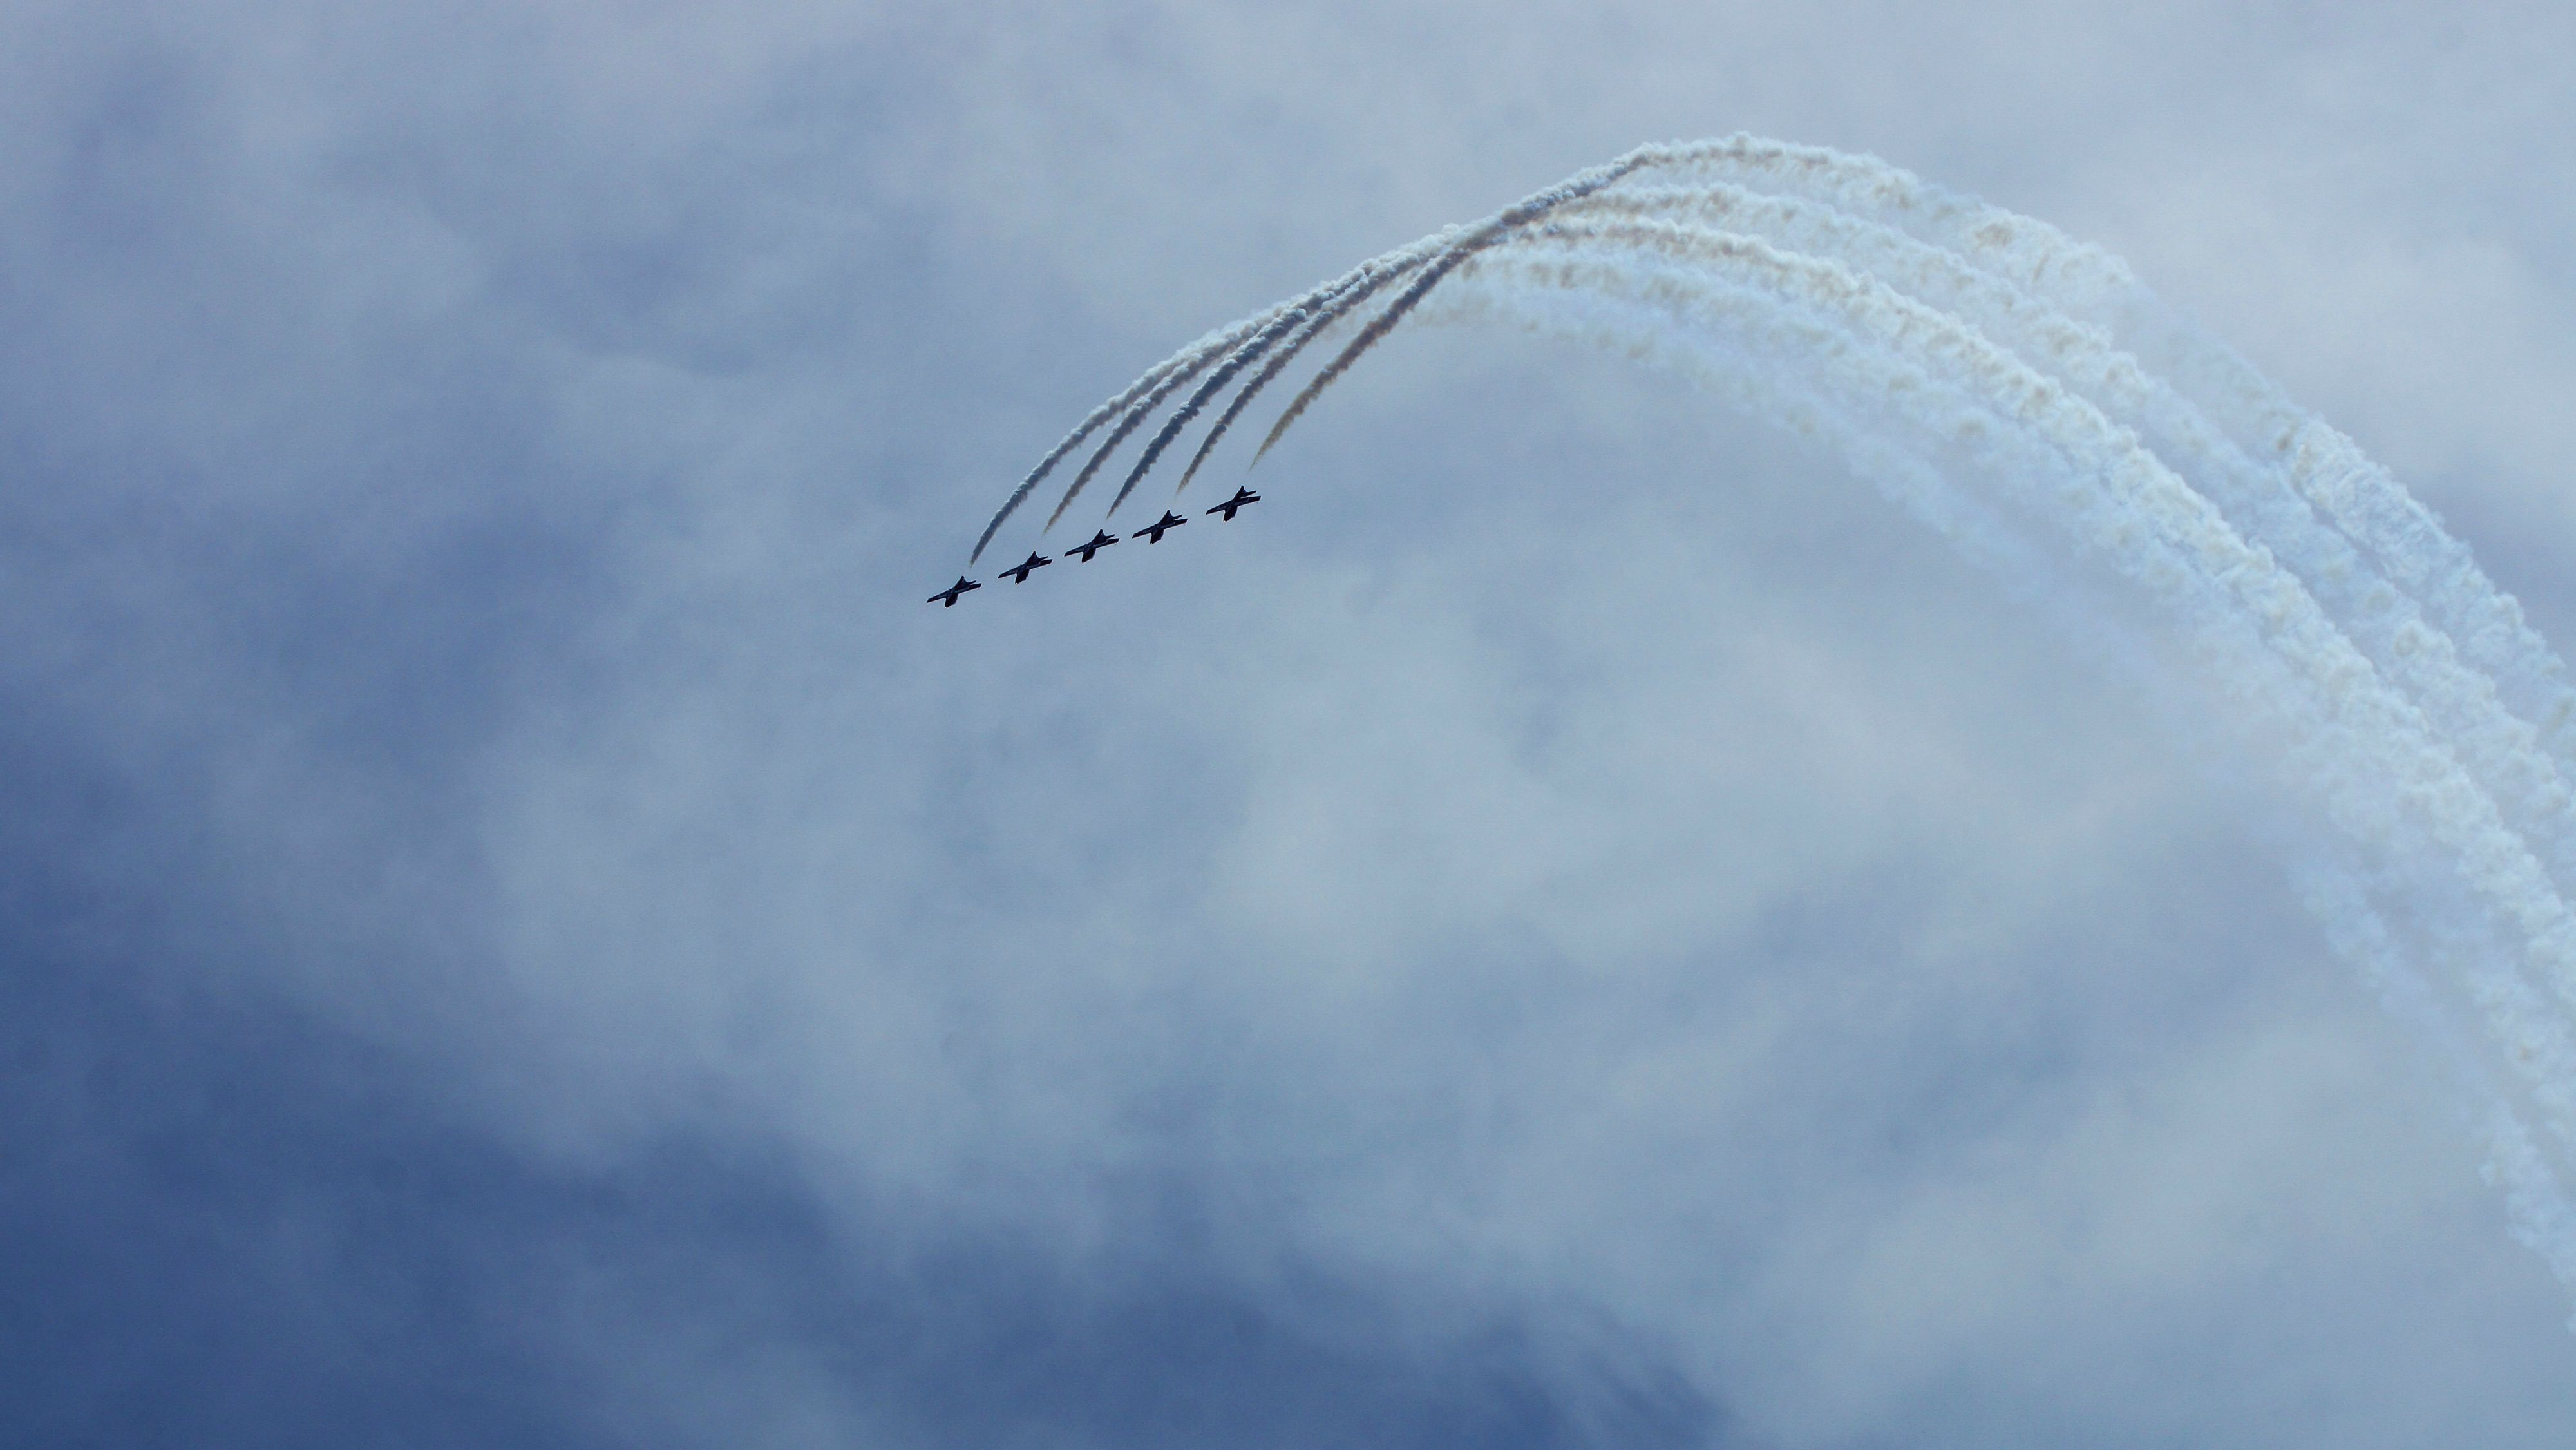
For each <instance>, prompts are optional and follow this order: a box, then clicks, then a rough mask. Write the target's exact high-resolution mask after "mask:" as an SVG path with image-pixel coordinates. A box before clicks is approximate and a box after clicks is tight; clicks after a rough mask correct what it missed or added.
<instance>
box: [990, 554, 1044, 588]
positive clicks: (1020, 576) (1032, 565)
mask: <svg viewBox="0 0 2576 1450" xmlns="http://www.w3.org/2000/svg"><path fill="white" fill-rule="evenodd" d="M1054 562H1055V560H1053V559H1050V558H1048V557H1047V556H1046V555H1044V554H1041V553H1039V552H1038V551H1037V550H1035V549H1031V550H1029V556H1028V558H1026V559H1024V560H1022V561H1020V562H1019V563H1018V564H1015V565H1013V566H1012V567H1010V568H1008V569H1005V570H1003V571H1002V577H1003V578H1005V579H1008V580H1010V581H1011V582H1012V583H1014V584H1026V583H1028V582H1029V576H1030V575H1031V574H1034V573H1036V572H1037V571H1038V570H1040V569H1043V568H1045V567H1046V566H1047V565H1049V564H1052V563H1054Z"/></svg>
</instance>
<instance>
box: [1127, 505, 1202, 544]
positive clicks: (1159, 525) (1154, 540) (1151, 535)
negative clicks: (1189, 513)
mask: <svg viewBox="0 0 2576 1450" xmlns="http://www.w3.org/2000/svg"><path fill="white" fill-rule="evenodd" d="M1188 522H1189V520H1188V519H1185V518H1182V517H1181V516H1180V515H1179V514H1176V513H1174V512H1172V511H1171V510H1170V509H1165V510H1163V516H1162V518H1160V519H1158V520H1156V521H1155V523H1154V526H1153V527H1152V528H1150V529H1138V530H1137V531H1136V532H1138V533H1140V534H1143V535H1144V536H1145V542H1146V543H1149V544H1159V543H1161V542H1163V535H1165V534H1168V533H1170V532H1171V531H1172V530H1174V529H1177V528H1179V527H1180V526H1181V525H1183V524H1186V523H1188Z"/></svg>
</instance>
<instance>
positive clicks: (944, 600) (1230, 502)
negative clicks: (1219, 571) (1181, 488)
mask: <svg viewBox="0 0 2576 1450" xmlns="http://www.w3.org/2000/svg"><path fill="white" fill-rule="evenodd" d="M1259 502H1261V495H1259V494H1257V493H1254V492H1253V491H1252V490H1251V489H1248V488H1238V489H1236V490H1235V491H1234V497H1232V498H1230V499H1227V500H1226V501H1225V502H1223V503H1221V504H1218V505H1217V506H1216V507H1215V508H1212V509H1209V510H1208V512H1209V513H1212V514H1219V515H1222V516H1223V519H1224V521H1225V522H1226V523H1232V522H1234V516H1235V515H1236V514H1237V513H1239V512H1241V511H1242V510H1244V509H1246V508H1249V507H1251V506H1252V505H1254V504H1257V503H1259ZM1188 522H1189V520H1188V519H1185V518H1183V517H1181V516H1180V515H1179V514H1176V513H1174V512H1172V511H1171V510H1170V509H1165V510H1163V516H1162V517H1161V518H1159V519H1156V520H1155V521H1154V522H1153V523H1151V524H1149V525H1147V526H1145V527H1144V528H1141V529H1138V530H1137V531H1136V532H1135V533H1133V534H1131V535H1129V537H1130V538H1137V539H1143V540H1144V541H1145V542H1146V543H1149V544H1159V543H1161V542H1163V535H1165V534H1168V533H1170V532H1171V531H1172V530H1174V529H1177V528H1179V527H1180V526H1181V525H1183V524H1186V523H1188ZM1117 542H1118V536H1117V535H1116V534H1113V533H1111V532H1109V531H1108V530H1107V529H1101V530H1098V531H1096V532H1094V533H1093V534H1092V536H1091V539H1090V541H1089V542H1088V543H1085V544H1082V545H1080V546H1079V547H1076V548H1071V549H1067V550H1065V553H1067V554H1069V555H1072V556H1073V557H1074V558H1077V559H1080V560H1081V561H1082V562H1084V563H1086V564H1088V563H1090V562H1091V559H1092V556H1093V555H1095V554H1097V553H1099V552H1100V551H1101V550H1103V549H1106V548H1108V547H1109V546H1110V545H1112V544H1114V543H1117ZM1054 562H1055V560H1054V559H1052V558H1050V557H1048V556H1047V555H1045V554H1041V553H1039V552H1038V551H1037V550H1035V549H1031V550H1030V551H1029V556H1028V557H1027V558H1026V559H1023V560H1021V561H1020V562H1019V563H1017V564H1014V565H1012V566H1011V567H1010V568H1008V569H1004V570H1003V571H1001V574H1000V575H999V577H1001V578H1004V579H1008V580H1010V581H1011V582H1012V583H1014V584H1026V583H1027V582H1029V576H1030V575H1031V574H1034V573H1036V572H1037V571H1039V570H1040V569H1043V568H1045V567H1046V566H1048V565H1049V564H1052V563H1054ZM983 587H984V586H983V585H981V584H979V583H977V582H976V581H974V580H972V579H969V578H967V577H966V576H965V575H963V574H960V575H958V576H957V582H956V583H954V584H951V585H949V586H948V587H947V588H945V589H942V590H940V591H939V592H938V593H936V594H933V595H931V596H930V597H929V598H928V599H926V600H924V601H922V602H923V603H925V604H936V605H938V606H939V607H940V608H942V609H952V608H955V607H956V604H957V601H958V600H960V599H962V598H964V597H966V596H967V595H969V594H972V593H974V592H975V591H976V590H978V589H981V588H983Z"/></svg>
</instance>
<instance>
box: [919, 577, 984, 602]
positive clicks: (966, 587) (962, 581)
mask: <svg viewBox="0 0 2576 1450" xmlns="http://www.w3.org/2000/svg"><path fill="white" fill-rule="evenodd" d="M983 587H984V586H983V585H981V584H978V583H976V582H975V581H974V580H972V579H969V578H967V577H966V576H965V575H963V574H960V575H958V576H957V582H956V583H954V584H951V585H949V586H948V587H947V588H945V589H942V590H940V591H939V592H938V593H936V594H933V595H931V596H930V597H929V598H928V599H925V600H923V601H921V602H922V603H924V604H936V605H938V606H939V607H940V608H942V609H954V608H956V607H957V596H958V595H960V594H964V593H967V592H968V591H970V590H975V589H981V588H983Z"/></svg>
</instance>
